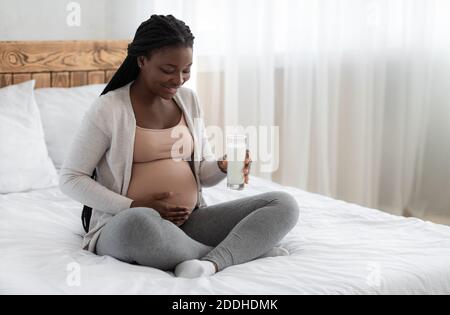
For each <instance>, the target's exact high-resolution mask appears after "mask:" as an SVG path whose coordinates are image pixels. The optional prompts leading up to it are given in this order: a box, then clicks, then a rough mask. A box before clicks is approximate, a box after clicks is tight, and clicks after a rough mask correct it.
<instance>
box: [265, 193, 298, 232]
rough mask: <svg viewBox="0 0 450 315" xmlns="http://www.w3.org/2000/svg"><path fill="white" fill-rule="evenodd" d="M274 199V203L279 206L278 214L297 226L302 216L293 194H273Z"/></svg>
mask: <svg viewBox="0 0 450 315" xmlns="http://www.w3.org/2000/svg"><path fill="white" fill-rule="evenodd" d="M272 198H273V201H272V202H274V203H276V204H277V205H278V214H279V215H282V216H283V217H284V218H285V219H286V221H288V222H292V223H294V225H295V224H296V223H297V221H298V217H299V214H300V209H299V207H298V203H297V200H295V198H294V197H293V196H292V195H291V194H289V193H287V192H284V191H274V192H272Z"/></svg>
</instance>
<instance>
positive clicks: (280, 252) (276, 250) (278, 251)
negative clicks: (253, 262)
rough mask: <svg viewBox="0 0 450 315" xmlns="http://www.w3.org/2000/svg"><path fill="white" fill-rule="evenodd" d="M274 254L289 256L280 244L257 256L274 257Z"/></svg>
mask: <svg viewBox="0 0 450 315" xmlns="http://www.w3.org/2000/svg"><path fill="white" fill-rule="evenodd" d="M276 256H289V251H288V250H287V249H286V248H284V247H281V246H277V247H274V248H272V249H271V250H269V251H268V252H267V253H265V254H263V255H261V256H259V257H258V258H266V257H276Z"/></svg>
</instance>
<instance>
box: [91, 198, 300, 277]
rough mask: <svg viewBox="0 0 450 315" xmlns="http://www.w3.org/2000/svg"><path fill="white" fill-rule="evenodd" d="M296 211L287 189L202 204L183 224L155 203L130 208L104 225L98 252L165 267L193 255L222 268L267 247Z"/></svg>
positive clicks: (276, 240)
mask: <svg viewBox="0 0 450 315" xmlns="http://www.w3.org/2000/svg"><path fill="white" fill-rule="evenodd" d="M298 216H299V209H298V205H297V202H296V200H295V199H294V198H293V197H292V196H291V195H290V194H288V193H286V192H283V191H274V192H267V193H263V194H258V195H255V196H250V197H245V198H240V199H237V200H232V201H228V202H223V203H220V204H216V205H212V206H207V207H204V208H198V209H196V210H194V211H193V212H192V214H191V215H190V217H189V218H188V220H187V221H186V222H185V223H184V224H183V225H181V226H180V227H178V226H176V225H175V224H173V223H172V222H170V221H168V220H165V219H163V218H161V216H160V215H159V213H158V212H157V211H156V210H154V209H152V208H145V207H138V208H130V209H127V210H124V211H122V212H120V213H119V214H117V215H116V216H114V217H113V218H112V219H111V220H110V221H109V222H108V223H107V224H106V225H105V226H104V227H103V229H102V232H101V233H100V237H99V239H98V242H97V248H96V251H97V254H99V255H108V256H112V257H114V258H117V259H119V260H121V261H124V262H128V263H136V264H139V265H144V266H150V267H154V268H158V269H161V270H172V269H173V268H174V267H175V266H176V265H177V264H179V263H180V262H182V261H185V260H189V259H202V260H209V261H213V262H214V263H216V265H217V267H218V269H219V271H220V270H222V269H224V268H226V267H229V266H232V265H236V264H241V263H244V262H248V261H250V260H253V259H255V258H258V257H259V256H261V255H263V254H265V253H266V252H268V251H269V250H270V249H272V248H273V247H274V246H275V245H277V244H279V242H280V241H281V240H282V239H283V237H284V236H285V235H286V234H287V233H288V232H289V231H290V230H291V229H292V228H293V227H294V226H295V224H296V223H297V220H298Z"/></svg>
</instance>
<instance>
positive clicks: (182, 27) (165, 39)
mask: <svg viewBox="0 0 450 315" xmlns="http://www.w3.org/2000/svg"><path fill="white" fill-rule="evenodd" d="M193 45H194V35H192V33H191V30H190V28H189V26H187V25H186V24H185V23H184V22H183V21H180V20H178V19H176V18H175V17H174V16H172V15H156V14H153V15H152V16H151V17H150V18H149V19H148V20H147V21H144V22H142V23H141V25H139V27H138V29H137V30H136V34H135V35H134V39H133V41H132V42H131V43H130V44H129V45H128V54H127V57H126V58H125V60H124V61H123V63H122V65H121V66H120V67H119V69H118V70H117V72H116V73H115V74H114V76H113V77H112V78H111V80H110V81H109V83H108V84H107V85H106V87H105V89H104V90H103V92H102V94H101V95H103V94H106V93H108V92H109V91H112V90H115V89H118V88H120V87H122V86H125V85H126V84H128V83H130V82H132V81H133V80H135V79H136V78H137V76H138V74H139V67H138V64H137V58H138V57H139V56H147V57H150V56H151V54H152V53H153V52H154V51H155V50H157V49H160V48H163V47H167V46H172V47H190V48H192V47H193Z"/></svg>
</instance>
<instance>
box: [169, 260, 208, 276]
mask: <svg viewBox="0 0 450 315" xmlns="http://www.w3.org/2000/svg"><path fill="white" fill-rule="evenodd" d="M215 273H216V266H215V265H214V263H213V262H211V261H208V260H198V259H191V260H185V261H183V262H182V263H179V264H178V265H177V266H176V267H175V270H174V274H175V276H176V277H183V278H191V279H192V278H198V277H207V276H212V275H213V274H215Z"/></svg>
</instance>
